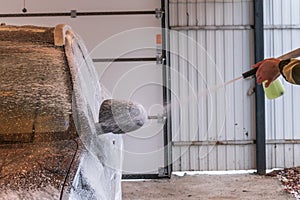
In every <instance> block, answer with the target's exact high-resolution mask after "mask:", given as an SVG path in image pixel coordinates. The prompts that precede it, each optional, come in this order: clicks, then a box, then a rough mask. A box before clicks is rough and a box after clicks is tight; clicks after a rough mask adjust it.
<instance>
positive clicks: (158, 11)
mask: <svg viewBox="0 0 300 200" xmlns="http://www.w3.org/2000/svg"><path fill="white" fill-rule="evenodd" d="M163 14H164V11H163V10H162V9H161V8H156V9H155V17H156V18H157V19H161V18H162V15H163Z"/></svg>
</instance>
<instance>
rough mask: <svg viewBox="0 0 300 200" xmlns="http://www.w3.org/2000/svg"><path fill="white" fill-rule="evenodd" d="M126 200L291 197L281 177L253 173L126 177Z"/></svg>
mask: <svg viewBox="0 0 300 200" xmlns="http://www.w3.org/2000/svg"><path fill="white" fill-rule="evenodd" d="M122 190H123V191H122V192H123V200H168V199H172V200H186V199H188V200H229V199H230V200H258V199H263V200H289V199H296V198H295V197H293V196H292V195H290V194H288V193H287V192H285V191H284V188H283V186H282V185H281V184H280V181H279V180H278V179H277V178H274V177H269V176H258V175H253V174H234V175H195V176H183V177H179V176H173V177H172V178H171V179H159V180H145V181H123V182H122Z"/></svg>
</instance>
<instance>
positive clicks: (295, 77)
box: [278, 58, 300, 85]
mask: <svg viewBox="0 0 300 200" xmlns="http://www.w3.org/2000/svg"><path fill="white" fill-rule="evenodd" d="M278 66H279V70H280V73H281V74H282V76H283V77H284V78H285V80H287V81H288V82H290V83H292V84H297V85H300V60H298V59H294V58H292V59H287V60H282V61H280V63H279V65H278Z"/></svg>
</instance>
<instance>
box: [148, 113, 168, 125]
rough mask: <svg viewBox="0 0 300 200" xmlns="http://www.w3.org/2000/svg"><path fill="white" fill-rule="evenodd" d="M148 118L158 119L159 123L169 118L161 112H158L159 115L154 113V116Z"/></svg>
mask: <svg viewBox="0 0 300 200" xmlns="http://www.w3.org/2000/svg"><path fill="white" fill-rule="evenodd" d="M148 119H156V120H157V123H159V124H164V123H165V121H166V120H167V117H166V115H164V114H161V115H160V114H157V115H154V116H148Z"/></svg>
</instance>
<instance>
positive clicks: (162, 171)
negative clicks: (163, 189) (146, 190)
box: [158, 167, 168, 177]
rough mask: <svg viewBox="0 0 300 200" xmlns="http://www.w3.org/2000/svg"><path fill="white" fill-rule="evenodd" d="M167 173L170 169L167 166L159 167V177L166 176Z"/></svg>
mask: <svg viewBox="0 0 300 200" xmlns="http://www.w3.org/2000/svg"><path fill="white" fill-rule="evenodd" d="M167 174H168V171H167V169H166V168H165V167H159V168H158V177H166V176H167Z"/></svg>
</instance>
